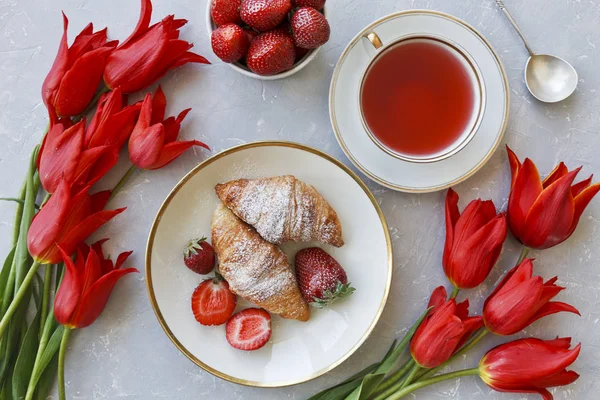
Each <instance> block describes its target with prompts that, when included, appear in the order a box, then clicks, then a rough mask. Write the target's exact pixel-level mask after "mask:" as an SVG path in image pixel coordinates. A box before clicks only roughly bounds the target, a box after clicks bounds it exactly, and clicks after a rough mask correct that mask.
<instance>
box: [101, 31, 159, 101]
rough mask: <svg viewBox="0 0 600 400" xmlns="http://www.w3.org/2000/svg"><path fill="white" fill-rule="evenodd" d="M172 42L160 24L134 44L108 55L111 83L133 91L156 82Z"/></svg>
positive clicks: (107, 75)
mask: <svg viewBox="0 0 600 400" xmlns="http://www.w3.org/2000/svg"><path fill="white" fill-rule="evenodd" d="M168 44H169V40H168V39H167V38H165V37H164V36H163V30H162V29H161V28H160V26H159V27H158V29H150V30H149V31H148V32H147V33H145V34H144V35H141V36H140V37H139V38H138V39H137V40H136V41H135V42H134V43H132V45H130V46H124V47H120V48H118V49H117V50H116V51H114V52H113V53H112V54H111V55H110V56H109V57H108V60H107V63H106V68H105V69H104V81H105V82H106V84H107V86H108V87H110V88H116V87H121V89H122V90H123V93H133V92H137V91H138V90H141V89H143V88H144V87H146V86H148V85H150V84H152V83H153V82H154V81H155V80H156V79H157V78H156V73H157V65H158V64H159V63H160V60H161V58H162V56H163V54H164V52H165V51H166V48H167V46H168Z"/></svg>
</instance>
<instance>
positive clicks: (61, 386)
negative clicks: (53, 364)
mask: <svg viewBox="0 0 600 400" xmlns="http://www.w3.org/2000/svg"><path fill="white" fill-rule="evenodd" d="M70 336H71V328H69V327H66V326H65V330H64V332H63V336H62V340H61V341H60V349H59V350H58V398H59V400H66V398H67V397H66V396H65V353H66V352H67V343H68V342H69V337H70Z"/></svg>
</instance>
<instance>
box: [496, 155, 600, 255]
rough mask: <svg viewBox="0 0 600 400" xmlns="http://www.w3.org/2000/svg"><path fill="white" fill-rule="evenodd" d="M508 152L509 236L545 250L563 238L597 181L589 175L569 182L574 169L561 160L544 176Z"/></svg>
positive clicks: (598, 185)
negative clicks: (579, 180)
mask: <svg viewBox="0 0 600 400" xmlns="http://www.w3.org/2000/svg"><path fill="white" fill-rule="evenodd" d="M506 150H507V151H508V160H509V162H510V170H511V174H512V185H511V190H510V197H509V199H508V226H509V228H510V230H511V232H512V233H513V235H514V236H515V237H516V238H517V240H519V241H520V242H521V243H523V244H524V245H525V246H527V247H531V248H534V249H547V248H549V247H552V246H556V245H557V244H559V243H562V242H563V241H565V240H567V239H568V238H569V236H571V235H572V234H573V232H574V231H575V228H577V224H578V223H579V218H580V217H581V214H583V211H584V210H585V208H586V207H587V205H588V204H589V203H590V201H591V200H592V198H593V197H594V196H595V195H596V194H597V193H598V191H600V183H595V184H593V185H592V184H591V183H592V176H590V177H589V178H588V179H585V180H583V181H581V182H579V183H576V184H574V185H573V181H574V180H575V177H576V175H577V173H578V172H579V171H580V170H581V167H580V168H577V169H575V170H573V171H571V172H569V170H568V169H567V167H566V166H565V164H563V163H562V162H561V163H560V164H559V165H558V166H557V167H556V168H555V169H554V171H552V172H551V173H550V175H548V177H546V179H544V180H543V181H542V180H541V178H540V174H539V172H538V170H537V168H536V166H535V164H534V163H533V161H531V160H530V159H529V158H526V159H525V161H524V162H523V164H521V162H520V161H519V159H518V158H517V156H516V155H515V153H514V152H513V151H512V150H511V149H509V148H508V147H507V148H506Z"/></svg>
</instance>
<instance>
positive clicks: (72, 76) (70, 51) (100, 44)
mask: <svg viewBox="0 0 600 400" xmlns="http://www.w3.org/2000/svg"><path fill="white" fill-rule="evenodd" d="M68 26H69V20H68V19H67V17H66V16H65V14H63V36H62V39H61V42H60V46H59V48H58V54H57V55H56V59H55V60H54V64H53V65H52V69H50V72H49V73H48V76H46V79H45V80H44V83H43V85H42V98H43V99H44V104H46V106H47V107H48V110H49V111H50V115H51V116H52V115H56V114H58V115H61V116H75V115H78V114H81V113H82V112H83V110H85V108H86V107H87V105H88V104H89V102H90V101H91V100H92V98H93V97H94V94H95V93H96V89H97V88H98V85H99V84H100V82H101V81H102V74H103V73H104V65H105V64H106V58H107V57H108V55H109V54H110V53H111V52H112V51H113V50H114V48H115V47H116V46H117V44H118V42H117V41H111V42H107V41H106V28H105V29H102V30H101V31H98V32H95V33H94V26H93V25H92V24H88V25H87V26H86V27H85V28H83V30H82V31H81V33H80V34H79V35H77V37H76V38H75V40H74V41H73V44H72V45H71V47H69V45H68V43H67V27H68Z"/></svg>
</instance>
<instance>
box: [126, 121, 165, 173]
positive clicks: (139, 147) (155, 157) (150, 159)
mask: <svg viewBox="0 0 600 400" xmlns="http://www.w3.org/2000/svg"><path fill="white" fill-rule="evenodd" d="M134 135H135V137H134V136H133V135H132V137H131V140H130V141H129V157H130V159H131V162H132V163H133V164H135V166H136V167H138V168H142V169H153V166H154V165H155V164H156V163H157V162H158V161H159V159H160V156H161V153H162V152H163V149H164V147H163V144H164V139H165V130H164V127H163V126H162V124H155V125H152V126H151V127H149V128H147V129H146V130H145V131H144V132H143V133H142V134H139V133H136V132H135V131H134Z"/></svg>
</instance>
